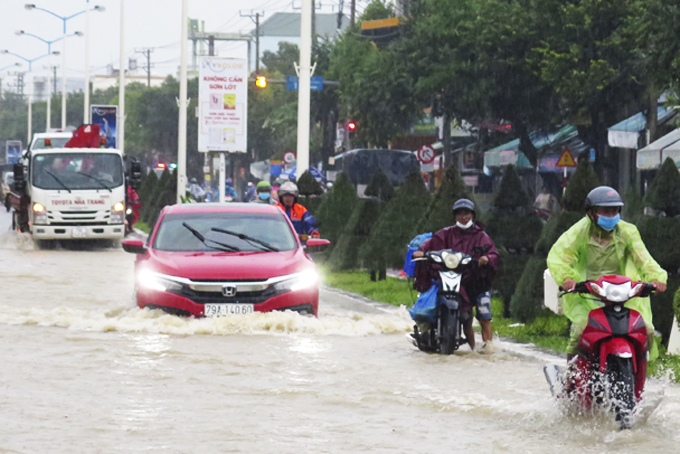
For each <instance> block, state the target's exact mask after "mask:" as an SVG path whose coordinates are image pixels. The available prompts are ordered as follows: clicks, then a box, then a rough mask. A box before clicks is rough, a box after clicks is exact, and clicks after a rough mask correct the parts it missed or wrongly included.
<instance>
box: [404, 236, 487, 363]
mask: <svg viewBox="0 0 680 454" xmlns="http://www.w3.org/2000/svg"><path fill="white" fill-rule="evenodd" d="M421 260H425V261H428V262H429V263H432V264H433V265H434V266H435V267H436V268H437V271H438V272H439V277H440V279H441V288H440V289H439V291H438V294H437V296H438V297H437V302H436V305H435V307H434V312H433V314H431V317H427V318H428V319H427V320H426V318H421V317H419V316H418V315H414V313H413V312H412V313H411V317H412V318H413V320H414V321H415V322H420V326H421V327H423V326H427V324H428V323H429V329H427V330H426V331H423V332H421V328H419V323H416V325H414V327H413V338H414V340H415V343H416V345H417V347H418V348H419V349H420V350H422V351H425V352H436V353H441V354H443V355H451V354H452V353H453V352H454V351H456V350H458V348H459V347H460V346H461V345H462V344H464V343H465V342H466V339H465V338H464V337H463V329H462V328H463V320H462V318H461V303H462V301H463V298H462V296H461V294H460V286H461V280H462V277H463V271H465V270H466V269H468V268H469V267H471V266H475V265H476V264H477V260H476V259H474V258H472V256H470V255H467V254H463V253H462V252H458V251H454V250H452V249H445V250H441V251H430V252H426V253H425V256H424V257H422V258H417V259H414V261H421ZM437 285H438V284H437ZM432 320H433V321H432ZM423 322H427V323H423Z"/></svg>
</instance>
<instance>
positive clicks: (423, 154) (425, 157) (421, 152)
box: [416, 145, 437, 164]
mask: <svg viewBox="0 0 680 454" xmlns="http://www.w3.org/2000/svg"><path fill="white" fill-rule="evenodd" d="M436 155H437V153H436V152H435V151H434V148H432V147H431V146H429V145H423V146H422V147H420V148H418V151H417V152H416V157H417V158H418V161H420V162H421V163H423V164H432V163H433V162H434V158H435V156H436Z"/></svg>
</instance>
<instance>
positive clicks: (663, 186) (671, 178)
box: [643, 158, 680, 216]
mask: <svg viewBox="0 0 680 454" xmlns="http://www.w3.org/2000/svg"><path fill="white" fill-rule="evenodd" d="M643 202H644V206H646V207H650V208H653V209H655V210H659V211H663V212H664V213H665V214H666V216H678V215H680V174H678V168H677V167H676V166H675V162H674V161H673V160H672V159H671V158H666V160H665V161H664V163H663V165H662V166H661V168H660V169H659V172H658V173H657V174H656V177H655V178H654V180H653V181H652V184H651V186H650V187H649V190H648V191H647V193H646V194H645V197H644V200H643Z"/></svg>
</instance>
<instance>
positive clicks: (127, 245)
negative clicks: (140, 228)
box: [121, 239, 147, 254]
mask: <svg viewBox="0 0 680 454" xmlns="http://www.w3.org/2000/svg"><path fill="white" fill-rule="evenodd" d="M121 244H122V245H123V250H124V251H125V252H129V253H130V254H146V249H147V248H146V246H145V245H144V241H143V240H136V239H135V240H133V239H130V240H123V241H122V242H121Z"/></svg>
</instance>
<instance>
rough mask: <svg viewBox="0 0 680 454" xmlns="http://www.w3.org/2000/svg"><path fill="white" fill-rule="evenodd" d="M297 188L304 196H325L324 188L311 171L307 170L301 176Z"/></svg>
mask: <svg viewBox="0 0 680 454" xmlns="http://www.w3.org/2000/svg"><path fill="white" fill-rule="evenodd" d="M297 187H298V192H299V193H300V195H303V196H310V195H321V194H323V188H322V187H321V185H320V184H319V182H318V181H316V178H314V176H312V174H311V172H310V171H309V170H305V171H304V173H303V174H302V175H300V178H298V180H297ZM308 209H309V208H308Z"/></svg>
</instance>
